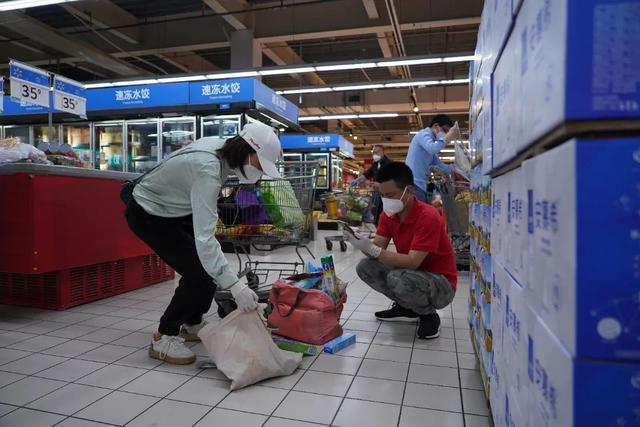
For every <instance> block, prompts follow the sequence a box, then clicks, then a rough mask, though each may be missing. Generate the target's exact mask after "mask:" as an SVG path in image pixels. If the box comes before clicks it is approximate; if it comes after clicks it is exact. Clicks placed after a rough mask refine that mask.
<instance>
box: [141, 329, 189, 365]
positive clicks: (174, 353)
mask: <svg viewBox="0 0 640 427" xmlns="http://www.w3.org/2000/svg"><path fill="white" fill-rule="evenodd" d="M149 357H151V358H153V359H158V360H164V361H165V362H167V363H173V364H174V365H188V364H190V363H193V362H195V360H196V355H195V353H194V352H193V351H191V349H190V348H189V347H187V346H186V345H185V344H184V339H183V338H180V337H176V336H170V335H162V336H161V337H160V339H159V340H156V339H155V337H154V338H152V339H151V345H150V346H149Z"/></svg>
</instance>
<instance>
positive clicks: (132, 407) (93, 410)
mask: <svg viewBox="0 0 640 427" xmlns="http://www.w3.org/2000/svg"><path fill="white" fill-rule="evenodd" d="M157 401H158V399H156V398H154V397H149V396H140V395H138V394H131V393H124V392H121V391H115V392H113V393H111V394H109V395H107V396H105V397H103V398H102V399H100V400H98V401H97V402H95V403H93V404H91V405H89V406H88V407H86V408H85V409H83V410H82V411H80V412H78V413H77V414H75V416H76V417H78V418H87V419H89V420H93V421H99V422H103V423H111V424H118V425H122V424H126V423H128V422H129V421H131V420H132V419H133V418H135V417H137V416H138V415H140V414H141V413H142V412H143V411H145V410H146V409H147V408H149V407H150V406H151V405H153V404H154V403H156V402H157Z"/></svg>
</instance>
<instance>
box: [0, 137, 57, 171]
mask: <svg viewBox="0 0 640 427" xmlns="http://www.w3.org/2000/svg"><path fill="white" fill-rule="evenodd" d="M24 161H27V162H32V163H42V164H46V165H48V164H51V163H50V162H49V161H48V160H47V155H46V154H45V153H44V151H41V150H38V149H37V148H36V147H34V146H33V145H29V144H23V143H22V142H18V140H16V139H13V138H10V139H3V140H0V164H5V163H15V162H24Z"/></svg>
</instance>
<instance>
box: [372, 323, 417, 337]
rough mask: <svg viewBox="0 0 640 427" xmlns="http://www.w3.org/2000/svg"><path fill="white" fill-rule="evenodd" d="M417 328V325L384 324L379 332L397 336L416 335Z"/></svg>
mask: <svg viewBox="0 0 640 427" xmlns="http://www.w3.org/2000/svg"><path fill="white" fill-rule="evenodd" d="M416 328H417V323H401V322H382V324H381V325H380V329H378V332H384V333H387V334H395V335H414V334H415V333H416Z"/></svg>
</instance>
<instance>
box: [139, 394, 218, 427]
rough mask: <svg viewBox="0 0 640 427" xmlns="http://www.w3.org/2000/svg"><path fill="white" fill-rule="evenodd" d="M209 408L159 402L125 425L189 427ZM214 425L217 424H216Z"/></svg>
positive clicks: (166, 401) (191, 404) (183, 403)
mask: <svg viewBox="0 0 640 427" xmlns="http://www.w3.org/2000/svg"><path fill="white" fill-rule="evenodd" d="M209 410H210V408H208V407H207V406H202V405H195V404H193V403H185V402H176V401H173V400H161V401H160V402H158V403H156V404H155V405H153V406H152V407H151V408H149V409H147V410H146V411H145V412H143V413H142V414H140V415H139V416H138V417H136V418H135V419H134V420H133V421H131V422H130V423H128V424H127V427H129V426H130V427H151V426H153V427H178V426H191V425H193V424H195V423H196V422H197V421H198V420H199V419H200V418H202V417H203V416H204V415H205V414H206V413H207V412H208V411H209ZM210 425H216V426H218V425H219V424H218V423H217V422H216V423H215V424H210Z"/></svg>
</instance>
